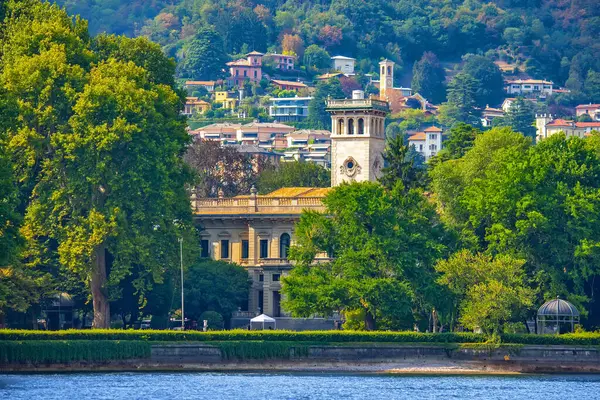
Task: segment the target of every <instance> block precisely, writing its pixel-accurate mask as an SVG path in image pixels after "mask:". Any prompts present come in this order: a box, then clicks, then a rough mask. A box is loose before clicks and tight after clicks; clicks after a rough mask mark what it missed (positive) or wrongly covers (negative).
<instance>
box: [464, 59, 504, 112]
mask: <svg viewBox="0 0 600 400" xmlns="http://www.w3.org/2000/svg"><path fill="white" fill-rule="evenodd" d="M462 72H463V73H465V74H467V75H469V76H471V77H473V78H474V79H475V80H476V81H477V83H476V88H477V89H476V93H475V103H476V104H477V106H479V107H485V106H486V105H491V106H494V105H498V104H500V103H502V99H503V98H504V78H503V77H502V71H500V68H498V66H497V65H496V64H494V62H493V61H492V60H491V59H489V58H487V57H484V56H479V55H473V54H469V55H467V56H465V64H464V66H463V69H462Z"/></svg>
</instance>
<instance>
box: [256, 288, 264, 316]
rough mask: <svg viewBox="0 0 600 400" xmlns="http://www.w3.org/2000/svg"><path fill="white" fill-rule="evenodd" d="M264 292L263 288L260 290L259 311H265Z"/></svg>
mask: <svg viewBox="0 0 600 400" xmlns="http://www.w3.org/2000/svg"><path fill="white" fill-rule="evenodd" d="M264 294H265V292H263V291H262V290H259V291H258V311H259V312H260V313H262V312H263V307H264V306H265V299H264Z"/></svg>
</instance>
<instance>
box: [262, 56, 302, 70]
mask: <svg viewBox="0 0 600 400" xmlns="http://www.w3.org/2000/svg"><path fill="white" fill-rule="evenodd" d="M267 59H269V60H272V61H273V66H274V67H275V68H277V69H281V70H284V71H291V70H293V69H294V63H295V62H296V56H292V55H287V54H277V53H271V54H266V55H265V60H267Z"/></svg>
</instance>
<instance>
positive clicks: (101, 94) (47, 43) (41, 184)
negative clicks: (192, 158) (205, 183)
mask: <svg viewBox="0 0 600 400" xmlns="http://www.w3.org/2000/svg"><path fill="white" fill-rule="evenodd" d="M6 4H7V8H6V19H5V21H4V24H3V26H2V28H3V33H4V37H3V51H2V59H1V65H2V70H1V71H0V86H1V88H2V91H3V93H5V96H6V98H8V99H9V101H12V102H14V104H16V105H17V108H16V110H15V112H16V113H17V114H18V118H16V122H15V124H14V125H13V126H9V127H8V129H7V130H6V142H5V143H7V149H8V152H9V153H10V154H11V162H12V165H13V174H14V179H15V181H16V182H17V189H18V196H19V197H18V210H19V211H20V212H22V213H23V215H24V221H23V226H22V229H21V232H22V233H23V236H24V237H25V239H26V240H27V246H26V249H25V250H24V251H23V255H22V257H23V261H24V262H25V263H26V264H27V266H28V267H32V268H36V269H37V270H39V271H45V272H50V273H51V274H52V275H53V276H57V275H58V274H59V273H60V271H59V268H62V269H64V270H66V271H68V272H69V273H70V274H72V275H75V276H78V277H79V278H80V280H81V282H82V283H85V284H87V285H89V291H90V292H91V297H92V299H93V304H94V324H95V325H96V326H99V327H107V326H108V324H109V319H110V308H109V300H110V298H111V297H112V296H115V297H118V296H119V295H120V291H121V289H122V288H121V287H120V286H119V283H120V282H121V281H122V280H124V279H125V278H126V277H128V276H130V275H131V274H133V273H135V274H136V277H137V278H138V279H137V281H136V282H135V288H136V291H137V294H138V295H139V297H140V298H142V299H143V293H144V292H145V291H146V289H147V288H149V287H151V286H152V284H154V283H158V282H161V280H162V276H163V273H164V272H165V270H166V269H168V268H169V266H170V265H173V260H175V259H176V258H175V257H176V256H177V252H176V251H175V250H174V249H173V246H171V244H170V243H172V242H174V241H175V240H176V237H177V236H180V235H182V234H183V233H182V232H185V231H186V229H187V228H189V225H190V222H191V213H190V207H189V200H188V194H187V193H186V191H185V184H186V183H187V182H189V181H190V177H191V174H189V172H188V170H187V168H186V167H185V165H184V163H183V160H182V155H183V152H184V150H185V146H186V145H187V143H188V141H189V135H187V133H186V131H185V119H184V118H182V117H181V116H180V108H181V105H182V97H181V94H180V93H179V92H178V90H177V88H176V87H175V81H174V73H175V64H174V62H173V61H172V60H169V59H168V58H166V57H165V56H164V54H162V52H161V49H160V48H159V47H158V46H157V45H155V44H152V43H150V42H149V41H148V40H147V39H144V38H139V39H127V38H123V37H120V38H116V37H106V36H100V37H97V38H94V37H91V36H90V35H89V34H88V31H87V24H86V22H85V21H83V20H81V19H73V18H71V17H70V16H69V15H68V14H67V13H66V12H65V11H64V10H61V9H59V8H58V7H57V6H55V5H51V4H50V3H42V2H39V1H36V0H27V1H9V2H7V3H6ZM133 188H135V190H132V189H133ZM57 289H59V288H57Z"/></svg>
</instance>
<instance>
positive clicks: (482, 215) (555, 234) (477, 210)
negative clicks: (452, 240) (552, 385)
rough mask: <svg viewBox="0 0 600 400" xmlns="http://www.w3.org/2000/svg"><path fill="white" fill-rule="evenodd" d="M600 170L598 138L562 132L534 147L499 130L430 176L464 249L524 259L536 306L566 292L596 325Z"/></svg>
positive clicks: (599, 315)
mask: <svg viewBox="0 0 600 400" xmlns="http://www.w3.org/2000/svg"><path fill="white" fill-rule="evenodd" d="M599 168H600V137H598V136H597V134H594V135H592V137H590V138H587V139H580V138H577V137H573V138H569V139H566V138H565V136H564V135H558V134H557V135H553V136H552V137H550V138H548V139H545V140H543V141H541V142H540V143H538V144H537V145H535V146H532V145H531V140H530V139H529V138H526V137H524V136H523V135H521V134H519V133H515V132H512V131H511V130H509V129H506V128H496V129H492V130H491V131H488V132H486V133H484V134H482V135H479V136H477V138H476V139H475V144H474V146H473V148H472V149H471V150H470V151H468V152H467V153H466V154H465V156H464V157H463V158H461V159H457V160H449V161H446V162H443V163H441V164H439V165H437V166H436V167H435V168H434V169H433V171H432V174H431V175H432V177H433V189H434V192H435V193H436V198H437V200H438V204H439V209H440V211H441V214H442V220H443V221H444V222H446V223H447V224H448V225H449V226H452V227H454V228H455V229H456V230H457V232H460V240H461V242H462V243H463V245H464V246H465V247H466V248H469V249H471V250H472V251H474V252H484V253H486V254H488V255H492V256H496V255H501V254H505V255H512V256H514V257H515V258H517V259H522V260H525V264H524V270H525V273H526V280H527V283H528V285H530V286H532V287H535V288H537V289H538V290H539V291H538V297H537V300H536V301H535V303H537V304H541V303H542V302H543V300H547V299H550V298H554V297H555V296H557V295H560V296H562V297H563V298H567V299H568V300H570V301H571V302H573V303H575V304H576V305H577V306H578V308H579V310H580V311H582V312H583V313H584V314H587V313H589V314H588V315H587V325H588V326H597V325H598V320H599V318H600V309H599V308H598V300H597V294H596V293H597V291H598V283H597V279H595V278H596V277H597V276H598V274H599V272H600V271H598V267H597V266H598V265H599V260H598V258H597V257H598V254H599V253H598V252H597V250H596V249H597V247H598V243H597V242H598V237H599V235H600V232H598V225H597V223H596V221H597V216H598V215H600V208H599V205H600V202H599V201H598V196H599V192H600V181H599V180H598V177H599V176H600V171H599ZM585 310H587V312H586V311H585Z"/></svg>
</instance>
